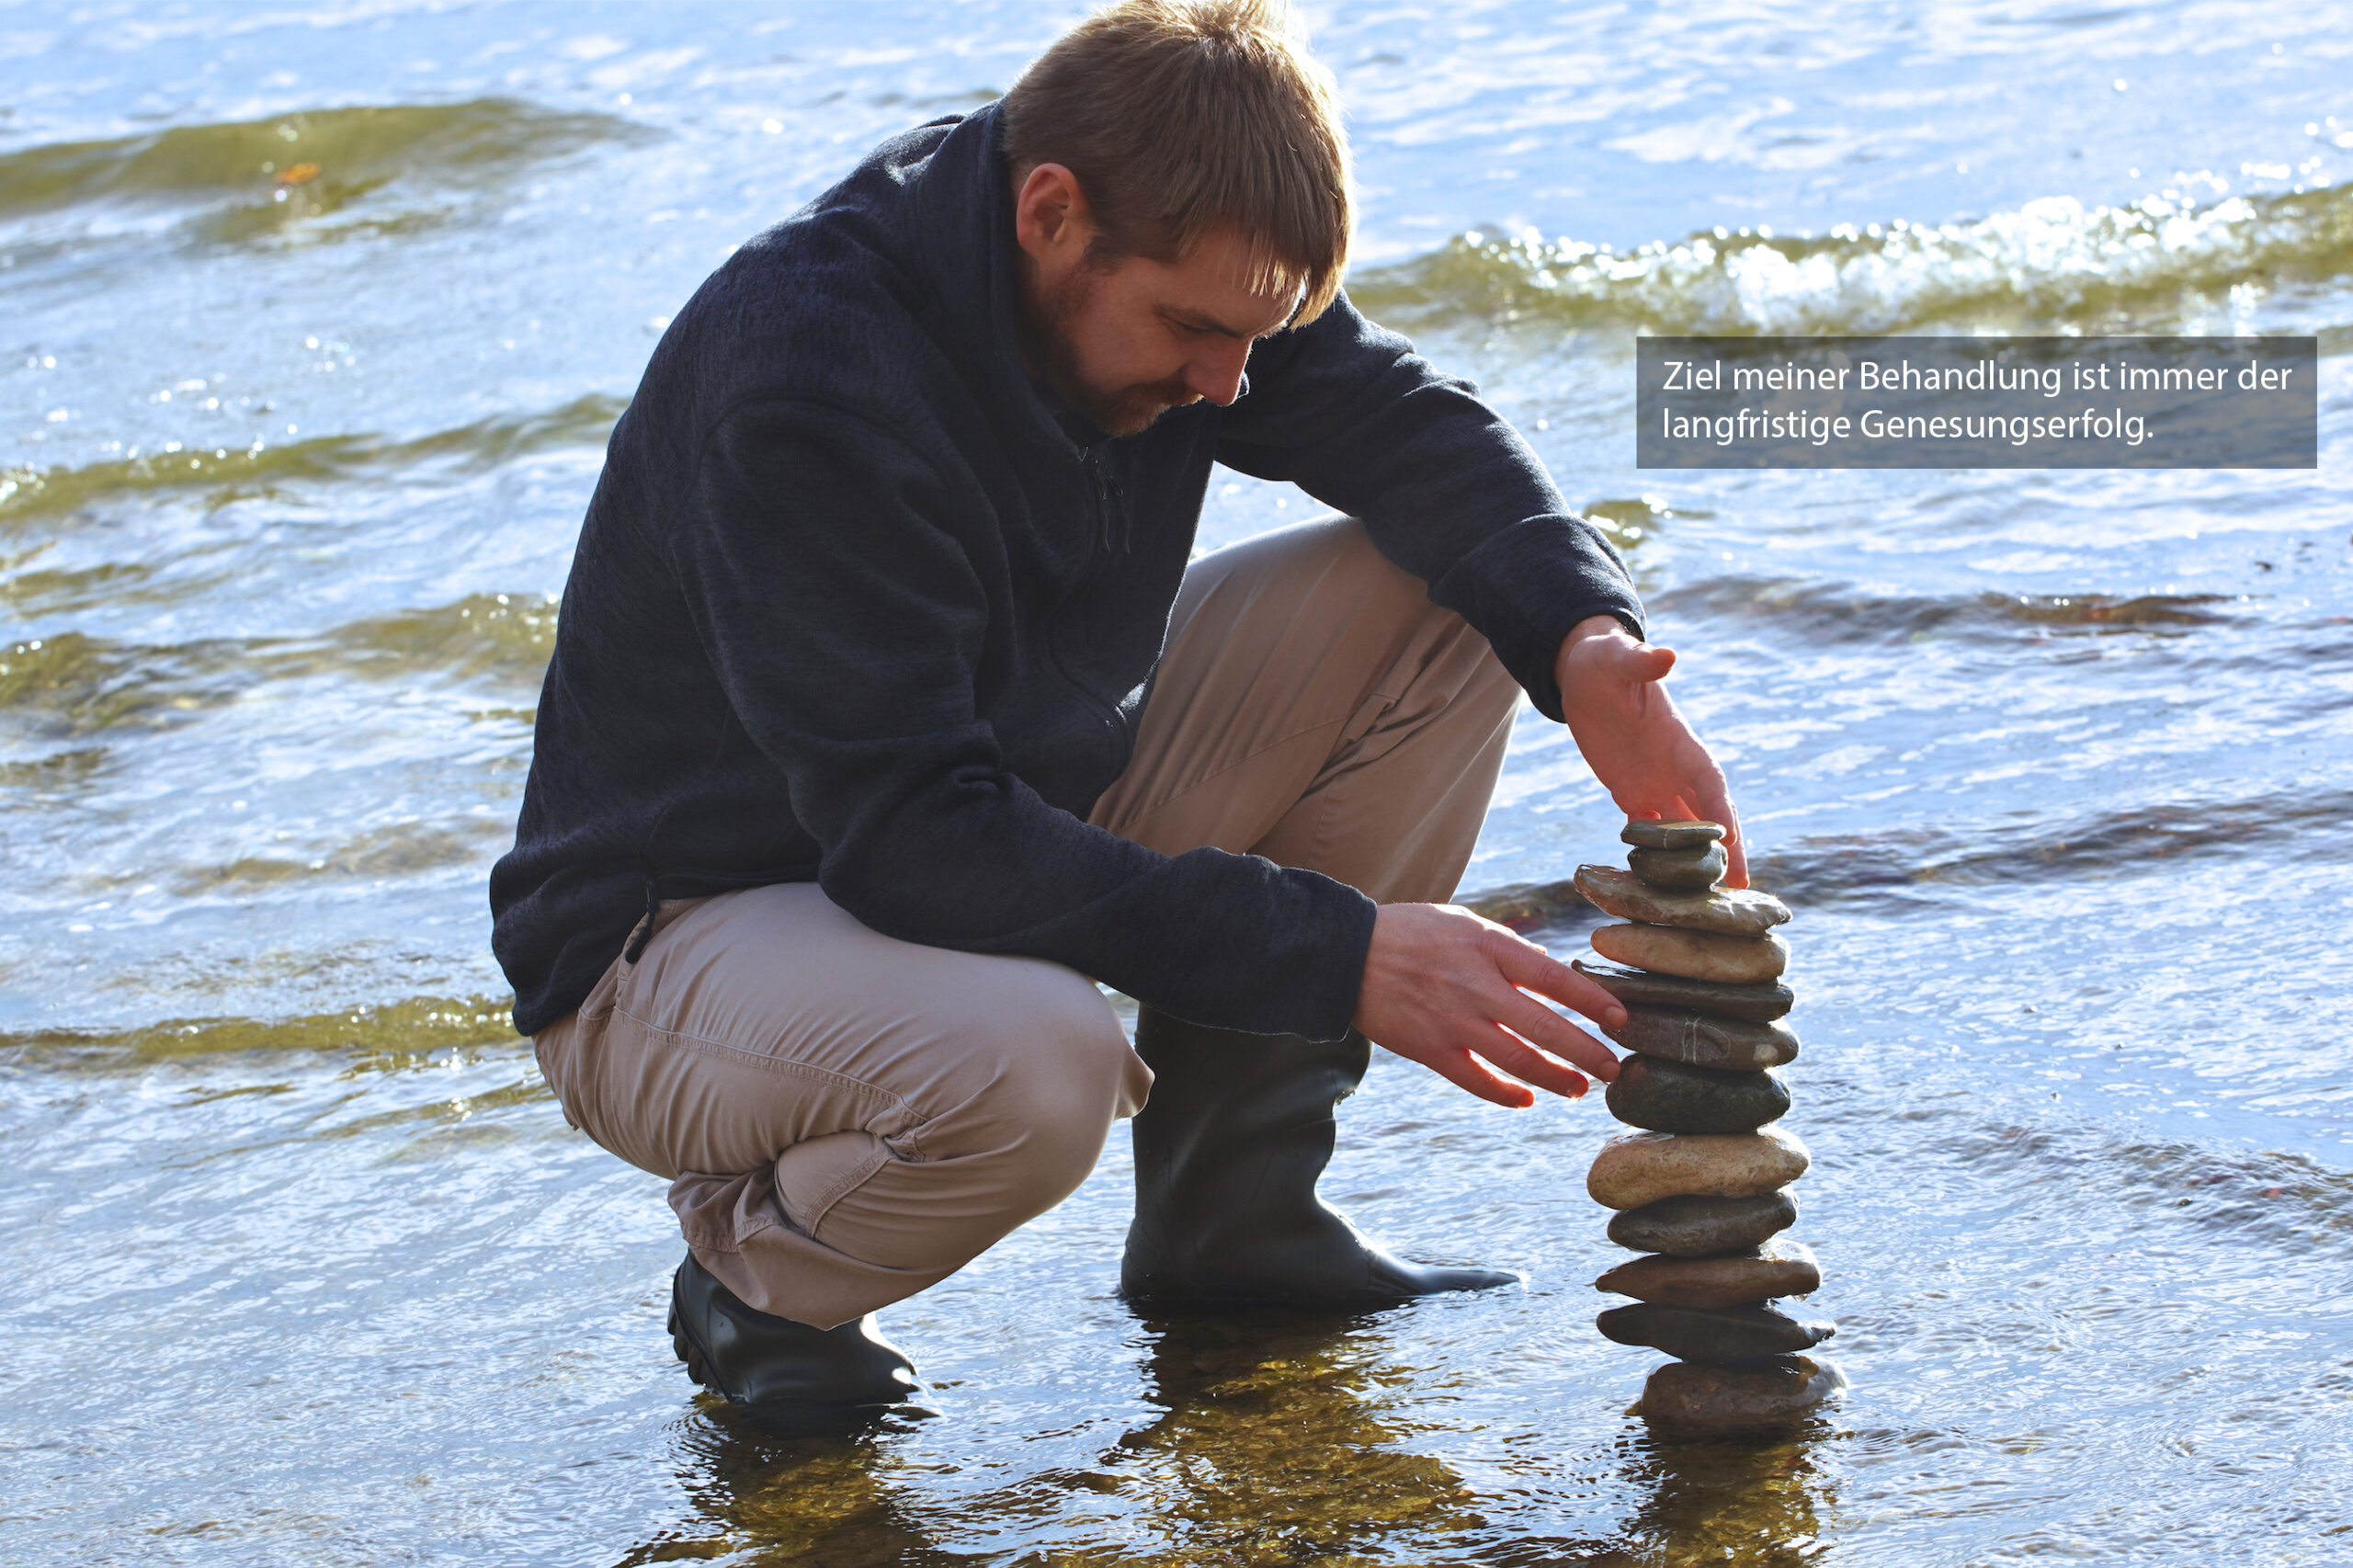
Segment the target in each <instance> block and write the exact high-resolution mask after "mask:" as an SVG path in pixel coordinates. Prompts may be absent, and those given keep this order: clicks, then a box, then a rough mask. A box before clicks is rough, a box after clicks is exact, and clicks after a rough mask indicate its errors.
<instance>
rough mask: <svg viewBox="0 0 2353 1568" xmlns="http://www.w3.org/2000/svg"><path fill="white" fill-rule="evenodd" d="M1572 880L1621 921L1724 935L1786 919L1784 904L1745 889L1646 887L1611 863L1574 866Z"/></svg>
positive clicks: (1756, 931) (1760, 930)
mask: <svg viewBox="0 0 2353 1568" xmlns="http://www.w3.org/2000/svg"><path fill="white" fill-rule="evenodd" d="M1573 880H1574V881H1575V883H1576V888H1577V892H1581V893H1583V894H1585V896H1586V898H1587V899H1588V900H1590V901H1591V902H1592V903H1593V905H1594V907H1595V908H1597V909H1598V910H1600V911H1601V912H1602V913H1603V914H1605V915H1616V916H1617V917H1618V918H1619V919H1620V920H1639V921H1642V922H1643V923H1645V924H1647V925H1652V926H1676V927H1677V928H1679V929H1682V930H1687V931H1710V932H1713V933H1715V934H1716V935H1718V936H1723V937H1761V936H1763V935H1764V934H1765V933H1766V932H1768V931H1770V930H1771V929H1772V928H1773V927H1774V926H1784V925H1787V924H1788V923H1789V918H1790V906H1789V905H1788V904H1785V903H1782V902H1781V901H1780V900H1779V899H1778V898H1775V897H1774V896H1773V895H1772V894H1770V893H1762V892H1755V891H1754V890H1751V889H1747V888H1719V889H1717V890H1716V891H1714V892H1665V891H1664V890H1663V889H1659V888H1654V887H1645V886H1644V885H1643V882H1642V881H1641V880H1640V879H1638V878H1637V877H1636V876H1635V875H1634V873H1633V872H1631V871H1628V870H1622V869H1620V868H1618V867H1616V866H1579V867H1578V868H1577V874H1576V876H1575V877H1574V879H1573Z"/></svg>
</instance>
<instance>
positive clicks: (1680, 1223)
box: [1609, 1192, 1798, 1257]
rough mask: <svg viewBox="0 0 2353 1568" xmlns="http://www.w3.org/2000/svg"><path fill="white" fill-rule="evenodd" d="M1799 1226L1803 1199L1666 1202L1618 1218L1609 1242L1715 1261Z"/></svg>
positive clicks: (1778, 1195) (1781, 1195)
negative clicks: (1798, 1203)
mask: <svg viewBox="0 0 2353 1568" xmlns="http://www.w3.org/2000/svg"><path fill="white" fill-rule="evenodd" d="M1797 1222H1798V1205H1797V1199H1793V1198H1791V1197H1790V1195H1789V1194H1788V1193H1786V1192H1768V1193H1767V1194H1765V1195H1764V1196H1763V1197H1762V1198H1662V1199H1659V1200H1658V1201H1657V1202H1656V1203H1645V1204H1643V1206H1642V1207H1641V1208H1640V1209H1629V1210H1625V1211H1624V1212H1623V1213H1620V1214H1615V1215H1612V1216H1611V1217H1610V1221H1609V1239H1610V1240H1611V1241H1613V1242H1616V1243H1617V1244H1619V1245H1620V1246H1621V1247H1624V1248H1626V1249H1627V1250H1628V1251H1630V1252H1663V1253H1666V1254H1668V1255H1670V1256H1675V1257H1713V1256H1716V1255H1717V1254H1718V1253H1726V1252H1739V1251H1742V1250H1743V1249H1745V1248H1747V1247H1753V1246H1755V1245H1756V1244H1758V1243H1760V1242H1763V1241H1764V1240H1766V1239H1767V1238H1768V1237H1770V1236H1776V1235H1779V1233H1781V1232H1783V1231H1786V1230H1788V1229H1789V1228H1790V1226H1791V1225H1794V1224H1796V1223H1797Z"/></svg>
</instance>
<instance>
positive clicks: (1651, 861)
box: [1626, 844, 1725, 892]
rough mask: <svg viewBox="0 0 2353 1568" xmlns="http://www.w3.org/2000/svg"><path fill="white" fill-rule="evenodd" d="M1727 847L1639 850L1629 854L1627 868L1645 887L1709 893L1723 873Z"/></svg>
mask: <svg viewBox="0 0 2353 1568" xmlns="http://www.w3.org/2000/svg"><path fill="white" fill-rule="evenodd" d="M1724 865H1725V861H1724V846H1722V845H1721V844H1711V845H1709V846H1707V847H1706V848H1705V849H1636V850H1631V851H1630V852H1629V853H1628V854H1627V856H1626V869H1628V870H1630V871H1631V872H1633V873H1634V880H1635V881H1639V882H1641V883H1642V884H1643V886H1644V887H1653V888H1658V889H1661V890H1663V891H1664V892H1707V891H1708V890H1709V889H1710V888H1712V887H1714V886H1715V885H1716V881H1717V879H1719V878H1721V877H1722V875H1723V874H1724Z"/></svg>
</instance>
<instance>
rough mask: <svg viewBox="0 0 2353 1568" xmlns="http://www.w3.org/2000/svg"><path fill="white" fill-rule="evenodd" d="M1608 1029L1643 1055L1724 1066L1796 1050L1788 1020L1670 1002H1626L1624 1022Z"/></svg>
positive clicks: (1749, 1069) (1780, 1060) (1741, 1068)
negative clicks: (1763, 1020) (1718, 1014)
mask: <svg viewBox="0 0 2353 1568" xmlns="http://www.w3.org/2000/svg"><path fill="white" fill-rule="evenodd" d="M1608 1033H1609V1038H1610V1039H1611V1040H1616V1041H1617V1042H1618V1043H1619V1044H1620V1045H1622V1046H1624V1047H1625V1048H1626V1049H1627V1050H1629V1051H1640V1052H1641V1053H1642V1054H1643V1055H1644V1056H1656V1057H1662V1058H1664V1059H1665V1060H1666V1061H1669V1062H1683V1063H1685V1064H1687V1065H1688V1066H1692V1067H1713V1068H1717V1069H1720V1070H1723V1071H1728V1072H1746V1073H1754V1072H1757V1071H1759V1070H1760V1069H1763V1068H1767V1067H1780V1066H1785V1065H1787V1064H1788V1063H1790V1062H1794V1061H1796V1060H1797V1055H1798V1037H1797V1036H1796V1035H1794V1034H1792V1033H1790V1029H1789V1028H1788V1026H1786V1025H1783V1024H1752V1023H1749V1022H1747V1021H1746V1020H1745V1019H1740V1018H1711V1017H1708V1016H1707V1015H1706V1014H1704V1013H1687V1012H1683V1011H1680V1010H1678V1009H1676V1008H1670V1007H1628V1008H1627V1009H1626V1021H1625V1023H1624V1024H1622V1025H1620V1027H1619V1028H1614V1029H1611V1030H1609V1031H1608Z"/></svg>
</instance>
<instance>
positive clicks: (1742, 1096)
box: [1606, 1055, 1790, 1132]
mask: <svg viewBox="0 0 2353 1568" xmlns="http://www.w3.org/2000/svg"><path fill="white" fill-rule="evenodd" d="M1606 1098H1607V1100H1608V1105H1609V1114H1610V1115H1612V1116H1614V1117H1616V1118H1617V1119H1619V1120H1620V1121H1622V1122H1624V1123H1626V1125H1628V1126H1629V1127H1640V1128H1643V1129H1645V1130H1647V1131H1652V1132H1749V1131H1755V1130H1756V1129H1757V1128H1759V1127H1762V1126H1764V1125H1765V1124H1766V1123H1767V1122H1768V1121H1778V1120H1779V1119H1780V1118H1781V1116H1782V1115H1783V1113H1785V1112H1786V1111H1787V1110H1788V1109H1789V1108H1790V1089H1789V1085H1787V1084H1784V1083H1783V1082H1781V1078H1780V1074H1777V1073H1774V1072H1772V1071H1770V1070H1769V1069H1768V1070H1767V1071H1765V1072H1761V1073H1726V1072H1720V1071H1717V1070H1716V1069H1714V1068H1711V1067H1693V1066H1690V1065H1688V1064H1687V1063H1684V1062H1675V1061H1670V1060H1668V1059H1667V1058H1665V1057H1658V1056H1643V1055H1634V1056H1629V1057H1627V1058H1626V1059H1625V1060H1624V1061H1622V1062H1620V1063H1619V1064H1618V1077H1617V1081H1616V1082H1614V1083H1612V1084H1611V1085H1609V1089H1608V1095H1607V1096H1606Z"/></svg>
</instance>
